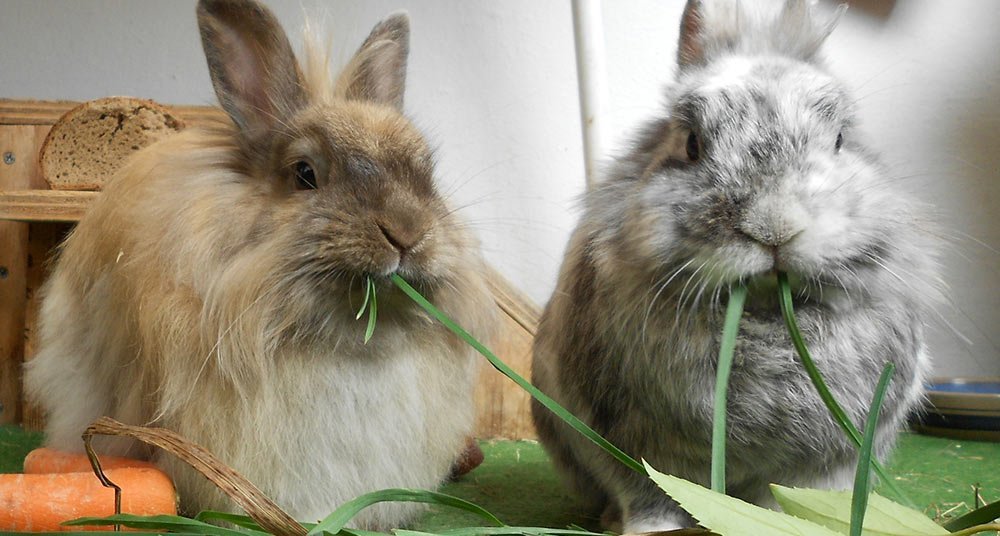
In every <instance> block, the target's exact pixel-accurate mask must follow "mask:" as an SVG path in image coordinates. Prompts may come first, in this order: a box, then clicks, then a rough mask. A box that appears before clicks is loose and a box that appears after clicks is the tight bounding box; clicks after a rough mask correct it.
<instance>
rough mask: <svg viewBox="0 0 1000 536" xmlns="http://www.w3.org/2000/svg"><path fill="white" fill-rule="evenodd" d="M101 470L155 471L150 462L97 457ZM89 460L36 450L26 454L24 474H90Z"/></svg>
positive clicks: (84, 455)
mask: <svg viewBox="0 0 1000 536" xmlns="http://www.w3.org/2000/svg"><path fill="white" fill-rule="evenodd" d="M99 458H100V460H101V468H102V469H121V468H124V467H146V468H149V469H155V468H156V466H155V465H153V464H152V463H151V462H147V461H142V460H136V459H134V458H122V457H119V456H104V455H100V456H99ZM91 471H92V469H91V467H90V460H89V459H88V458H87V455H86V454H83V453H77V452H65V451H61V450H55V449H50V448H45V447H42V448H38V449H35V450H33V451H31V452H29V453H28V456H27V457H25V458H24V472H25V473H27V474H41V473H81V472H84V473H90V472H91Z"/></svg>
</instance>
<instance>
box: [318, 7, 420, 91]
mask: <svg viewBox="0 0 1000 536" xmlns="http://www.w3.org/2000/svg"><path fill="white" fill-rule="evenodd" d="M409 52H410V18H409V17H408V16H407V15H406V13H402V12H401V13H395V14H393V15H390V16H389V17H387V18H386V19H385V20H383V21H382V22H380V23H378V24H376V25H375V28H374V29H372V31H371V34H369V35H368V38H367V39H365V42H364V43H362V45H361V48H359V49H358V52H357V53H356V54H355V55H354V58H352V59H351V61H350V63H348V64H347V67H345V68H344V70H343V72H342V73H341V74H340V77H339V78H338V79H337V87H336V89H335V92H336V94H337V96H338V97H341V98H344V99H350V100H365V101H370V102H376V103H379V104H385V105H387V106H392V107H394V108H396V109H397V110H402V109H403V92H404V89H405V85H406V58H407V56H408V55H409Z"/></svg>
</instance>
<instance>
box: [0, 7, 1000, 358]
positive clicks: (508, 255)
mask: <svg viewBox="0 0 1000 536" xmlns="http://www.w3.org/2000/svg"><path fill="white" fill-rule="evenodd" d="M268 3H269V4H270V5H271V6H272V7H273V8H274V10H275V12H276V13H277V14H278V17H279V18H280V19H281V21H282V22H283V24H284V25H285V27H286V28H287V29H289V32H290V34H292V37H293V41H295V42H298V39H297V37H298V28H299V27H301V25H302V22H303V19H304V15H303V13H304V12H307V13H310V14H312V16H313V18H314V19H319V20H321V21H322V25H324V26H325V27H327V28H328V29H329V30H330V32H331V33H332V36H333V44H334V47H335V51H337V52H338V54H335V57H337V58H339V59H340V60H341V61H343V60H346V58H347V57H349V54H350V52H351V51H353V49H354V48H355V47H356V46H357V45H358V44H359V43H360V41H361V39H362V38H363V37H364V35H365V34H366V33H367V31H368V29H369V28H370V27H371V25H373V24H374V23H375V22H376V21H377V20H378V18H379V17H381V16H382V15H384V14H386V13H388V12H390V11H393V10H395V9H400V8H404V9H407V10H408V11H409V12H410V15H411V18H412V26H413V28H412V29H413V41H412V51H411V57H410V61H411V63H410V70H409V85H408V89H407V109H408V112H409V114H410V115H411V116H412V117H413V118H414V119H415V120H416V122H417V123H418V124H419V125H420V126H421V127H423V128H424V130H425V131H426V132H427V133H428V134H429V135H430V138H431V139H432V140H433V141H434V142H435V143H436V144H437V146H438V147H439V160H440V166H439V172H440V176H441V179H442V182H443V183H444V184H445V186H444V190H446V191H454V194H453V199H454V203H456V204H457V205H463V206H465V207H466V208H465V209H463V213H464V215H465V216H466V218H467V219H469V220H471V221H472V222H473V223H474V225H475V226H476V228H477V229H478V230H479V232H480V235H481V237H482V239H483V242H484V248H485V250H486V254H487V256H488V257H489V259H490V260H491V261H492V262H493V263H494V264H495V265H497V266H498V267H499V268H500V269H501V270H502V271H504V272H505V273H506V274H507V275H508V276H509V277H510V278H511V279H513V280H514V281H515V282H516V283H517V284H518V285H519V286H521V287H522V288H524V289H526V290H527V291H528V292H529V293H530V294H531V295H532V296H533V297H534V298H535V299H536V300H538V301H539V302H544V300H546V299H547V297H548V294H549V292H551V289H552V286H553V285H554V282H555V277H556V271H557V268H558V264H559V262H560V260H561V257H562V250H563V247H564V244H565V240H566V238H567V236H568V234H569V232H570V230H571V229H572V227H573V225H574V222H575V219H576V216H577V213H576V211H575V210H574V208H573V207H574V199H575V197H576V196H577V195H579V194H580V193H581V192H582V190H583V165H582V150H581V147H580V126H579V120H578V115H577V93H576V69H575V66H574V57H573V36H572V24H571V20H570V7H569V3H568V2H565V1H562V2H555V1H551V0H550V1H538V0H504V1H502V2H497V1H491V0H372V1H364V2H362V1H347V0H328V1H317V0H271V1H270V2H268ZM681 8H682V2H681V1H680V0H673V1H669V2H668V1H662V0H607V1H606V2H605V5H604V18H605V28H606V32H607V33H606V40H607V52H608V69H609V76H610V83H609V85H610V88H611V94H610V108H609V114H608V117H606V118H605V122H604V125H605V129H606V136H607V138H608V139H609V140H610V141H611V143H612V146H614V147H620V146H621V142H622V140H623V139H624V137H625V136H626V135H627V133H628V132H629V131H630V130H631V129H632V128H633V127H634V126H635V125H636V124H637V123H638V122H639V121H641V120H642V119H643V118H644V117H647V116H648V114H649V113H651V111H655V110H656V109H657V108H658V106H659V105H660V90H661V88H662V86H663V85H664V84H665V83H667V82H668V81H669V79H670V77H671V75H672V72H673V62H674V54H675V40H676V38H677V26H678V21H679V17H680V11H681ZM997 28H1000V2H992V1H979V0H949V1H947V2H942V1H934V0H905V1H898V2H895V3H893V2H892V1H891V0H881V1H879V0H868V1H865V2H852V8H851V10H850V11H849V12H848V15H847V16H846V18H845V20H844V21H843V23H842V24H841V26H840V28H839V29H838V30H837V31H836V32H835V33H834V35H833V37H832V38H831V40H830V42H829V43H828V46H827V56H828V57H829V59H830V63H831V65H832V67H833V69H834V71H835V72H837V73H838V74H840V75H841V76H842V77H843V78H844V79H845V80H846V81H847V82H848V83H849V85H850V86H852V87H853V88H855V90H856V94H857V96H858V97H859V106H860V108H861V120H862V127H863V128H864V130H865V131H866V133H867V137H868V139H869V140H870V142H871V145H872V146H873V147H875V148H878V150H880V151H881V152H882V153H883V155H884V156H885V159H886V160H887V161H888V162H890V163H891V164H892V165H893V169H894V173H895V175H897V176H899V177H901V178H903V179H901V180H900V182H899V185H900V188H906V189H914V190H916V191H918V192H919V193H920V195H922V196H923V197H924V198H925V199H927V200H929V201H933V202H934V203H935V204H936V205H937V206H938V207H939V208H940V211H941V218H940V219H941V220H942V222H943V226H944V231H943V233H944V234H945V235H947V237H948V242H949V244H951V246H952V249H951V251H949V253H948V254H947V256H946V269H947V273H948V274H949V276H948V277H949V280H950V281H951V283H952V286H953V289H954V307H952V308H947V309H946V310H945V311H944V312H943V317H944V318H943V321H940V322H936V324H937V325H938V327H937V328H935V331H934V336H933V340H932V345H933V349H934V351H935V354H936V355H937V364H938V371H939V373H941V374H992V375H1000V335H998V334H997V332H996V330H995V327H996V326H997V325H998V320H1000V288H998V285H997V282H998V278H997V274H998V271H1000V253H998V252H997V251H996V249H994V248H1000V225H998V224H997V223H996V220H995V218H994V217H993V216H992V211H993V209H994V208H995V207H998V206H1000V203H998V201H1000V180H998V179H1000V150H998V149H1000V114H998V108H1000V59H998V56H997V51H998V50H1000V37H998V36H1000V33H998V30H997ZM111 94H131V95H138V96H142V97H148V98H153V99H155V100H159V101H161V102H167V103H183V104H209V103H211V102H213V100H214V97H213V96H212V93H211V87H210V83H209V80H208V74H207V70H206V68H205V66H204V60H203V59H202V56H201V49H200V42H199V39H198V34H197V31H196V28H195V21H194V1H193V0H184V1H179V0H171V1H169V2H167V1H153V0H87V1H80V0H41V1H28V0H0V97H31V98H38V99H76V100H82V99H90V98H96V97H100V96H105V95H111ZM983 244H985V245H983ZM947 323H950V324H952V325H953V326H954V327H955V328H956V329H957V330H958V331H960V332H961V333H962V334H963V335H964V337H965V338H967V339H968V341H967V342H966V341H963V340H962V338H961V337H959V336H957V335H956V334H955V333H954V332H953V330H951V329H950V328H948V327H946V324H947Z"/></svg>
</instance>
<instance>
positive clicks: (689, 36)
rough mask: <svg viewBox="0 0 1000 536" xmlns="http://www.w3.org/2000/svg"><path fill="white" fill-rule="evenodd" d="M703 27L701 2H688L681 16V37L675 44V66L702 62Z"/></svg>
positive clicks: (698, 0)
mask: <svg viewBox="0 0 1000 536" xmlns="http://www.w3.org/2000/svg"><path fill="white" fill-rule="evenodd" d="M704 26H705V6H704V5H702V3H701V0H688V2H687V5H686V6H684V15H683V16H681V35H680V39H679V40H678V42H677V65H679V66H680V67H681V68H684V67H687V66H689V65H694V64H698V63H702V62H703V61H704V59H705V43H704V31H705V28H704Z"/></svg>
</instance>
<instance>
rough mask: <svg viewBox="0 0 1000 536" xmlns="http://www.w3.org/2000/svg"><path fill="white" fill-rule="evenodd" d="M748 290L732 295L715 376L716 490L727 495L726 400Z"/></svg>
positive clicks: (714, 449) (727, 309)
mask: <svg viewBox="0 0 1000 536" xmlns="http://www.w3.org/2000/svg"><path fill="white" fill-rule="evenodd" d="M746 299H747V288H746V287H744V286H743V285H740V286H738V287H736V288H734V289H732V290H731V291H730V293H729V304H728V305H727V306H726V322H725V324H724V325H723V327H722V341H721V342H720V344H719V365H718V367H717V369H718V370H717V371H716V375H715V410H714V411H715V416H714V418H713V420H712V490H713V491H717V492H719V493H725V492H726V397H727V392H728V391H729V372H730V371H731V370H732V368H733V352H735V350H736V335H737V333H738V332H739V329H740V317H742V316H743V304H744V303H745V302H746Z"/></svg>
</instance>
